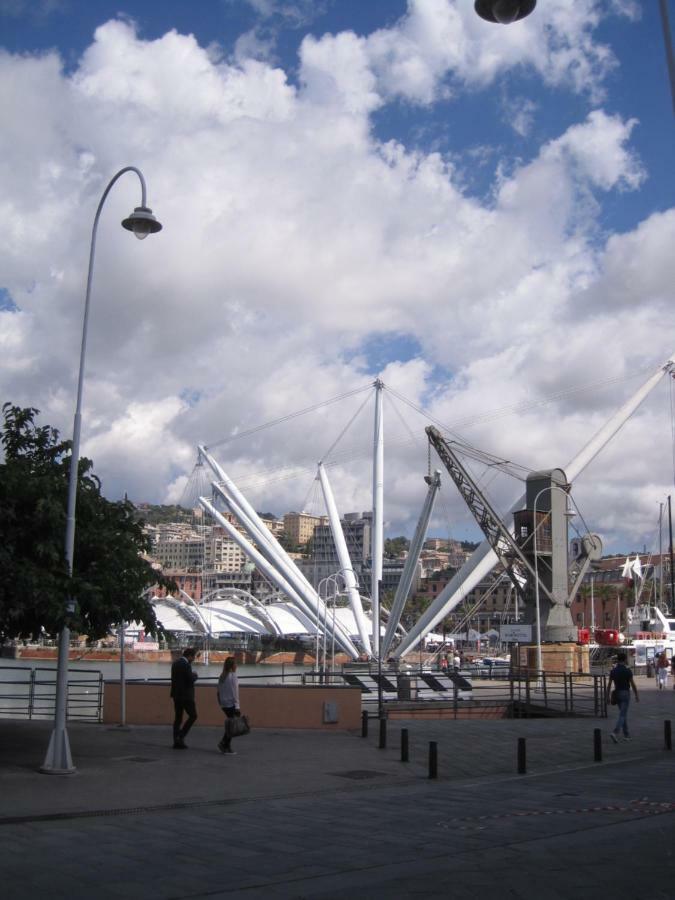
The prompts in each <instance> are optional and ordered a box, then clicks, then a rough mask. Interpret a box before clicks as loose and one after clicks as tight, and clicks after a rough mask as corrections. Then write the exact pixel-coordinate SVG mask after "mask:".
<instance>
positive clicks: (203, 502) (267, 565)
mask: <svg viewBox="0 0 675 900" xmlns="http://www.w3.org/2000/svg"><path fill="white" fill-rule="evenodd" d="M199 504H200V506H201V507H202V509H205V510H206V512H208V513H209V514H210V515H212V516H213V518H214V519H215V520H216V522H218V524H219V525H220V526H221V528H222V529H223V530H224V531H225V532H227V534H228V535H229V536H230V538H231V539H232V540H233V541H234V542H235V543H236V544H237V545H238V546H239V547H240V548H241V549H242V550H243V551H244V553H245V554H246V555H247V556H248V558H249V559H250V560H251V561H252V562H253V563H255V565H256V566H257V568H258V569H260V571H261V572H262V573H263V575H265V577H266V578H269V579H270V581H272V582H273V583H274V584H275V585H276V586H277V588H278V589H279V590H280V591H281V592H282V593H284V594H285V595H286V596H287V597H288V598H289V600H290V601H291V602H292V603H293V604H295V606H297V607H298V609H299V610H301V611H302V612H303V613H304V614H305V615H306V616H307V617H308V618H309V619H310V621H312V622H313V623H314V624H315V625H316V628H317V631H320V630H321V611H320V610H319V609H317V608H316V607H315V606H314V605H313V604H311V603H308V602H307V600H306V599H305V598H304V597H303V596H302V595H301V594H300V593H299V592H298V591H296V590H295V588H294V587H293V586H292V585H291V584H289V582H288V581H287V580H286V579H285V578H284V576H283V574H282V572H281V571H280V570H279V568H277V567H276V566H275V564H274V563H273V562H270V561H269V560H268V559H267V558H266V557H265V556H264V555H263V553H262V552H261V551H260V550H259V549H257V548H256V547H254V546H253V544H252V543H251V542H250V541H249V540H247V539H246V538H245V537H244V535H243V534H241V532H239V531H238V530H237V529H236V528H235V527H234V526H233V525H232V524H231V523H230V522H228V521H227V519H226V518H225V517H224V516H223V515H222V514H221V513H220V511H219V510H217V509H216V508H215V506H214V505H213V504H212V503H211V502H210V501H209V500H207V499H206V497H200V498H199ZM335 632H336V633H335V635H334V637H335V640H336V642H337V643H338V644H339V645H340V646H341V647H342V649H343V650H344V651H345V653H347V654H349V655H350V656H351V657H352V658H353V659H356V658H357V657H358V651H357V649H356V647H355V646H354V645H353V644H352V642H351V641H350V640H349V638H347V637H346V636H345V635H344V634H342V633H341V632H339V631H338V629H337V628H336V629H335Z"/></svg>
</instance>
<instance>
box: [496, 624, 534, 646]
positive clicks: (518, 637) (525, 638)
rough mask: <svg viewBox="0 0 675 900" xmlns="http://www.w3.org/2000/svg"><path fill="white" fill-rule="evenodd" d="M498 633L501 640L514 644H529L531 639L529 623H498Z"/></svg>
mask: <svg viewBox="0 0 675 900" xmlns="http://www.w3.org/2000/svg"><path fill="white" fill-rule="evenodd" d="M499 635H500V637H501V639H502V640H503V641H511V642H513V643H515V644H529V643H530V641H531V640H532V626H531V625H500V626H499Z"/></svg>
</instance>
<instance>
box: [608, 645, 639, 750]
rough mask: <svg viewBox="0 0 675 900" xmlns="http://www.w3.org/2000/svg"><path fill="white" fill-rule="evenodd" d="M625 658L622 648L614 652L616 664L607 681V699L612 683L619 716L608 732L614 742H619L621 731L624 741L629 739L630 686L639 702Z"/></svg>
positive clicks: (636, 700)
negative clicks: (611, 729)
mask: <svg viewBox="0 0 675 900" xmlns="http://www.w3.org/2000/svg"><path fill="white" fill-rule="evenodd" d="M627 658H628V657H627V656H626V653H625V652H624V651H623V650H621V651H620V652H619V653H617V654H616V665H615V666H614V668H613V669H612V671H611V672H610V673H609V679H608V681H607V700H609V698H610V697H609V695H610V691H611V690H612V685H614V691H615V693H616V705H617V706H618V707H619V718H618V719H617V721H616V725H615V727H614V731H613V732H612V733H611V734H610V737H611V739H612V740H613V741H614V743H615V744H618V743H619V734H620V733H621V732H622V731H623V739H624V741H629V740H630V734H629V733H628V706H629V705H630V692H631V688H632V689H633V693H634V694H635V702H636V703H639V702H640V698H639V697H638V691H637V688H636V686H635V680H634V679H633V673H632V672H631V670H630V669H629V668H628V666H627V665H626V660H627Z"/></svg>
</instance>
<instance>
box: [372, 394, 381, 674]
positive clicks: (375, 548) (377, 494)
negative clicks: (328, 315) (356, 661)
mask: <svg viewBox="0 0 675 900" xmlns="http://www.w3.org/2000/svg"><path fill="white" fill-rule="evenodd" d="M383 388H384V384H383V383H382V382H381V381H380V379H379V378H378V379H377V381H376V382H375V434H374V441H373V444H374V446H373V533H372V541H371V548H372V582H371V587H370V596H371V599H372V616H373V641H372V647H373V655H374V656H375V658H376V659H379V656H380V582H381V581H382V556H383V553H384V519H383V509H382V507H383V505H384V422H383V416H382V389H383Z"/></svg>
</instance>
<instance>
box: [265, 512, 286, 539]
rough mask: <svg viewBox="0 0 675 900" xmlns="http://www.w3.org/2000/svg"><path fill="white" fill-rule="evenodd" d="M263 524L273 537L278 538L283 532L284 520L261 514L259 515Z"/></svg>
mask: <svg viewBox="0 0 675 900" xmlns="http://www.w3.org/2000/svg"><path fill="white" fill-rule="evenodd" d="M260 518H261V520H262V522H263V525H265V527H266V528H267V529H268V530H269V531H271V532H272V534H273V535H274V537H275V538H276V539H277V540H279V538H280V537H281V535H282V534H283V533H284V520H283V519H277V518H272V517H271V516H261V517H260Z"/></svg>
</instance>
